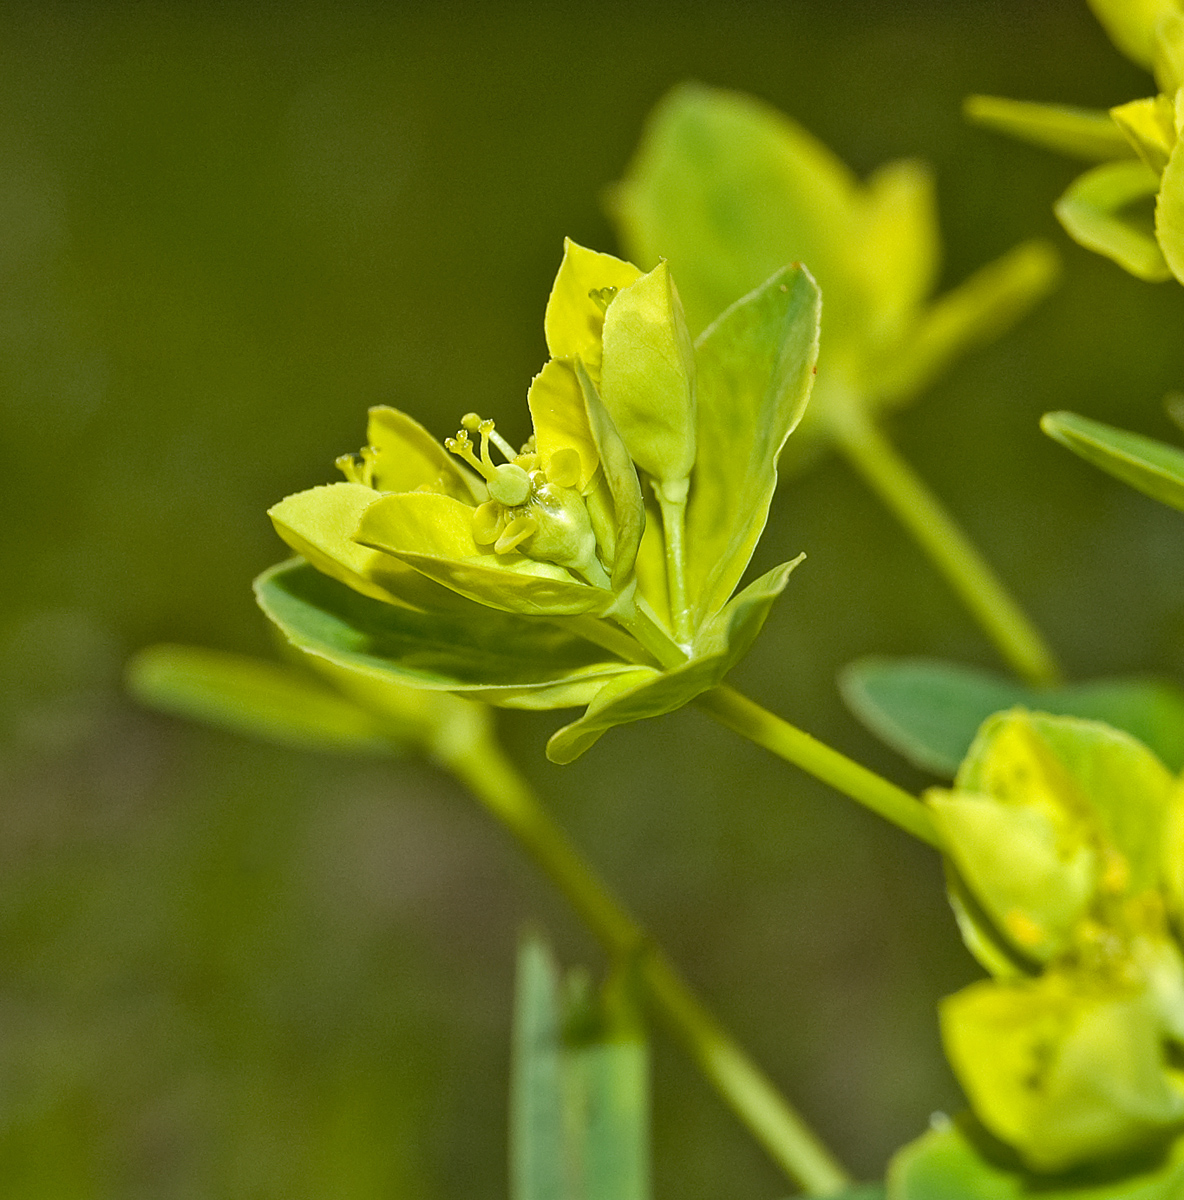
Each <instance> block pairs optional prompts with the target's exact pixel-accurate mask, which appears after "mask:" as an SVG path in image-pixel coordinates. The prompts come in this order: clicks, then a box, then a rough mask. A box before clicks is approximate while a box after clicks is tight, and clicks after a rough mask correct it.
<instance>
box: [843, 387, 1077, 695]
mask: <svg viewBox="0 0 1184 1200" xmlns="http://www.w3.org/2000/svg"><path fill="white" fill-rule="evenodd" d="M827 415H828V418H829V421H830V428H831V431H832V434H833V436H834V440H835V444H836V446H837V447H838V449H839V452H840V453H841V454H842V455H843V456H844V458H846V460H847V461H848V462H849V463H850V464H851V466H852V467H854V469H855V470H856V471H857V472H858V473H859V475H860V476H861V477H862V478H863V480H864V481H865V482H866V483H867V485H868V486H869V487H870V488H871V489H872V491H873V492H875V493H876V495H877V496H878V497H879V498H880V499H881V500H882V501H883V503H884V504H885V506H886V507H887V508H888V509H889V510H890V511H891V512H892V514H893V515H894V516H895V517H896V518H897V520H898V521H900V523H901V524H902V525H903V526H904V527H905V529H906V530H908V532H909V533H910V534H911V535H912V537H913V538H914V540H915V541H916V542H917V544H918V545H919V546H920V547H921V549H922V550H923V551H924V552H925V554H927V555H928V556H929V559H930V561H931V562H932V563H933V564H934V566H935V567H936V568H937V569H938V570H939V571H940V572H941V574H942V575H943V576H944V577H945V578H946V580H947V582H948V583H949V584H950V586H951V587H952V588H953V589H954V591H955V592H956V593H957V594H958V596H959V597H960V598H961V600H962V602H963V603H964V604H965V605H966V607H967V608H968V609H969V610H970V612H971V614H972V615H973V616H974V618H975V619H976V620H977V621H978V623H979V625H980V626H981V627H982V629H983V631H984V632H985V633H986V634H987V636H988V637H989V638H990V639H991V640H992V641H993V642H994V643H995V646H996V648H997V649H998V650H999V653H1000V654H1001V655H1002V656H1003V658H1004V659H1005V661H1006V662H1007V663H1008V664H1009V665H1010V666H1011V668H1012V669H1013V670H1014V671H1015V673H1016V674H1017V675H1019V676H1020V678H1021V679H1023V680H1025V681H1026V682H1028V683H1030V684H1033V685H1034V686H1036V687H1051V686H1054V685H1055V684H1057V683H1059V682H1060V681H1061V674H1060V670H1059V668H1058V666H1057V662H1056V659H1055V657H1054V656H1053V653H1052V650H1051V649H1050V648H1049V646H1048V644H1047V643H1046V642H1045V640H1044V637H1043V636H1042V635H1041V633H1040V631H1039V630H1038V629H1037V628H1036V626H1035V625H1034V624H1033V623H1032V621H1031V620H1030V619H1029V618H1028V616H1027V614H1026V613H1025V612H1024V611H1023V609H1022V608H1021V607H1020V605H1019V603H1018V602H1017V601H1016V599H1015V598H1014V597H1013V596H1012V595H1011V593H1010V592H1009V591H1008V590H1007V587H1006V585H1005V584H1004V583H1003V581H1002V580H1001V579H1000V578H999V576H998V575H997V574H996V573H995V569H994V568H993V567H992V566H991V564H990V563H989V562H987V560H986V559H985V558H984V557H983V555H982V554H981V553H980V551H979V550H978V547H976V546H975V545H974V543H973V542H972V541H971V540H970V538H969V537H968V536H967V534H966V532H965V531H964V530H963V529H962V528H961V526H959V524H958V523H957V521H955V520H954V518H953V516H952V515H951V514H950V512H949V511H948V510H947V509H946V507H945V506H944V505H943V504H942V502H941V501H940V500H939V499H938V497H937V496H935V495H934V494H933V492H932V491H930V489H929V487H928V485H927V484H926V483H925V481H924V480H923V479H922V478H921V477H920V476H919V475H918V474H917V473H916V471H914V470H913V468H912V467H911V466H910V465H909V463H908V462H907V461H906V460H905V459H904V457H903V456H902V455H901V454H900V452H899V451H898V450H897V449H896V447H895V446H893V444H892V443H891V442H890V441H889V440H888V438H886V437H885V436H884V434H883V433H882V432H881V430H880V429H879V428H878V426H877V425H876V422H875V418H874V417H872V416H871V415H870V413H869V411H868V405H867V404H865V403H863V402H862V401H859V400H853V401H852V402H851V403H849V404H838V403H833V402H832V408H831V411H830V412H829V413H828V414H827Z"/></svg>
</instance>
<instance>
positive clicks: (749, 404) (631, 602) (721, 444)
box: [257, 242, 819, 761]
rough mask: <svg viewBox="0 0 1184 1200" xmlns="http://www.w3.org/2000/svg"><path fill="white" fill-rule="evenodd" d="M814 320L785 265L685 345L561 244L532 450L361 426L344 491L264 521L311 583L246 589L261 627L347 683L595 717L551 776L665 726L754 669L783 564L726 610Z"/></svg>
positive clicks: (481, 437) (289, 569)
mask: <svg viewBox="0 0 1184 1200" xmlns="http://www.w3.org/2000/svg"><path fill="white" fill-rule="evenodd" d="M818 312H819V297H818V291H817V288H816V286H815V285H814V282H813V280H812V279H811V278H810V276H809V274H808V273H807V272H806V271H805V270H804V269H802V268H801V267H799V266H796V265H794V266H790V267H786V268H784V269H782V270H780V271H777V272H776V273H775V274H774V275H773V276H772V277H771V278H770V279H768V280H767V281H766V282H765V283H764V284H763V285H761V286H760V287H758V288H757V289H756V290H755V291H753V292H752V293H750V294H749V295H748V296H746V297H744V298H743V299H742V300H741V301H739V302H738V303H737V304H736V305H734V306H733V307H732V308H731V309H730V310H729V311H728V312H727V313H725V314H723V315H722V316H721V318H720V320H719V321H717V322H716V323H715V324H713V325H712V326H711V328H710V329H708V330H706V331H705V332H704V333H703V334H702V336H701V337H700V338H699V339H698V341H697V342H692V339H691V337H690V334H689V333H688V331H687V324H686V320H685V318H684V316H683V313H682V306H681V303H680V301H679V298H678V293H677V291H676V289H675V286H674V283H673V281H672V279H671V277H670V272H669V270H668V268H667V266H666V264H665V263H659V265H658V266H657V267H655V268H654V269H653V270H652V271H649V272H648V273H642V272H641V271H639V270H638V269H637V268H636V267H634V266H633V265H632V264H630V263H627V262H623V261H622V260H620V259H617V258H614V257H612V256H611V255H607V254H599V253H596V252H594V251H591V250H586V249H584V248H583V247H580V246H577V245H575V244H574V243H572V242H568V243H567V246H566V252H565V254H564V258H563V263H562V265H561V267H560V270H559V274H558V277H557V278H556V281H555V285H554V288H553V290H552V292H551V296H550V299H549V301H548V304H547V311H546V316H545V321H544V329H545V333H546V339H547V347H548V350H549V351H550V355H551V357H550V359H549V361H548V362H547V363H546V365H545V366H544V367H543V369H542V371H540V372H539V374H538V375H537V376H536V377H535V379H534V380H533V382H532V383H531V385H530V389H529V391H528V394H527V404H528V407H529V409H530V415H531V421H532V423H533V433H532V435H531V437H530V438H529V439H528V440H527V442H526V443H525V444H524V445H522V446H518V447H515V446H513V445H511V444H510V443H509V442H507V441H506V440H505V439H504V438H503V437H502V436H501V435H500V434H499V433H498V431H497V428H496V426H495V424H494V421H493V420H492V419H490V418H489V417H487V416H485V415H481V414H478V413H476V412H470V413H466V414H463V415H462V416H460V420H459V425H460V428H459V429H458V430H457V432H456V434H455V435H454V436H452V437H450V438H447V439H445V440H444V441H443V442H442V443H441V442H439V441H437V440H436V439H435V438H434V437H432V435H431V434H429V433H428V431H427V430H426V429H424V428H423V426H422V425H420V424H419V423H418V422H417V421H415V420H413V419H412V418H411V417H409V416H408V415H407V414H405V413H402V412H400V411H398V410H396V409H393V408H386V407H380V408H375V409H372V410H371V413H370V423H369V429H368V444H367V445H366V447H365V448H364V449H363V450H362V451H361V453H360V454H357V455H347V456H345V457H343V458H341V459H339V460H338V466H339V467H340V468H341V470H342V471H343V473H344V475H345V481H344V482H341V483H336V484H329V485H326V486H322V487H316V488H312V489H310V490H309V491H305V492H300V493H298V494H296V495H293V496H289V497H288V498H287V499H285V500H283V501H281V502H280V503H279V504H277V505H276V506H275V507H274V508H273V509H272V510H271V517H272V521H273V522H274V524H275V527H276V529H277V531H278V532H279V534H280V536H281V537H283V539H284V540H285V541H286V542H287V543H288V544H289V545H290V546H291V547H292V549H293V550H295V551H296V552H297V553H298V554H299V555H300V556H301V557H302V559H303V560H304V563H303V564H295V565H293V564H286V565H283V566H281V567H280V568H277V569H275V570H273V571H272V572H269V573H268V574H267V575H265V576H264V577H263V578H262V579H261V580H260V583H259V585H258V588H257V590H258V594H259V597H260V602H261V604H262V605H263V608H264V610H265V612H267V614H268V616H270V617H271V618H272V620H274V621H275V622H276V624H277V625H278V626H279V627H280V628H281V630H282V631H283V632H284V633H285V635H286V636H287V637H288V638H289V640H290V641H292V642H293V644H295V645H297V646H299V648H301V649H302V650H305V651H306V652H309V653H312V654H319V655H321V656H323V657H324V658H326V659H328V660H329V661H332V662H334V663H336V664H337V665H338V666H340V667H343V668H345V669H352V670H356V671H360V672H363V673H366V672H369V673H377V674H379V675H383V676H384V677H389V678H397V679H398V680H399V681H400V682H404V683H411V684H413V685H415V686H420V687H428V688H435V689H439V690H450V691H455V692H457V693H459V694H462V695H467V696H470V697H471V698H476V699H483V700H487V701H490V702H492V703H497V704H504V705H513V706H519V707H532V708H554V707H562V706H565V705H572V704H588V705H589V706H590V707H589V711H588V713H587V714H586V715H585V717H584V718H582V719H581V720H580V721H578V722H576V723H575V724H574V725H572V726H568V727H567V728H566V729H564V730H561V731H560V733H559V734H557V735H556V737H555V738H553V739H552V742H551V746H550V747H549V752H550V753H551V754H552V756H553V757H555V758H557V759H560V760H562V761H566V760H568V759H569V758H572V757H574V756H575V755H576V754H578V753H580V752H581V751H582V750H583V749H585V748H586V747H587V746H589V745H591V743H592V742H593V741H595V740H596V738H597V737H599V736H600V735H601V733H603V732H604V730H606V729H607V728H609V727H611V726H612V725H614V724H619V723H620V722H621V721H624V720H635V719H637V718H638V717H641V716H649V715H654V714H656V713H658V712H665V711H669V710H670V709H672V708H677V707H679V706H680V705H682V704H684V703H686V702H687V700H688V699H691V698H692V697H693V696H694V695H696V694H698V693H699V692H701V691H703V690H705V689H706V688H709V687H712V686H714V685H715V684H716V683H718V682H719V680H720V679H721V678H722V676H723V674H724V673H725V672H726V671H727V670H728V669H729V668H730V667H731V665H732V664H733V663H734V662H735V661H736V660H737V659H738V658H739V657H740V655H742V654H743V653H744V652H745V651H746V650H747V648H748V646H749V644H751V641H752V639H753V637H755V635H756V633H757V631H758V630H759V628H760V625H761V624H762V623H763V621H764V618H765V616H766V615H767V612H768V610H769V607H770V605H771V604H772V602H773V600H774V599H775V597H776V596H777V595H778V594H779V593H780V591H781V589H782V588H783V587H784V585H785V581H786V578H787V576H788V572H789V569H790V568H791V567H792V565H793V564H786V565H784V566H783V567H780V568H777V569H776V570H775V571H773V572H770V573H769V574H768V575H766V576H764V577H762V579H760V580H757V581H756V583H754V584H752V585H750V587H749V588H747V589H745V591H744V592H742V593H741V594H740V595H739V596H736V597H735V598H734V599H733V598H732V593H733V591H734V590H735V588H736V585H737V584H738V582H739V580H740V577H741V575H742V574H743V572H744V570H745V568H746V567H747V566H748V563H749V560H750V558H751V556H752V552H753V550H754V548H755V545H756V541H757V538H758V537H759V536H760V532H761V530H762V528H763V527H764V523H765V520H766V516H767V513H768V507H769V503H770V501H771V499H772V495H773V491H774V489H775V486H776V459H777V455H778V453H779V452H780V450H781V447H782V445H783V444H784V441H785V439H786V437H787V436H788V435H789V433H790V431H791V430H792V429H793V428H794V426H795V425H796V424H797V422H798V420H799V419H800V417H801V414H802V411H803V408H804V406H805V402H806V399H807V396H808V394H809V390H810V386H811V383H812V381H813V371H814V363H815V360H816V356H817V341H818ZM310 570H311V571H312V572H314V573H316V574H318V575H319V577H320V580H319V582H318V581H317V580H314V579H313V578H311V576H310V574H309V572H310ZM330 581H334V582H332V583H331V582H330ZM339 585H345V586H344V588H343V587H341V586H339Z"/></svg>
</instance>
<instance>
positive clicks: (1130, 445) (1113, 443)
mask: <svg viewBox="0 0 1184 1200" xmlns="http://www.w3.org/2000/svg"><path fill="white" fill-rule="evenodd" d="M1040 428H1041V429H1043V430H1044V432H1045V433H1047V434H1048V436H1049V437H1051V438H1053V439H1055V440H1056V441H1058V442H1060V443H1061V445H1062V446H1067V447H1068V448H1069V449H1070V450H1072V451H1073V453H1074V454H1076V455H1078V456H1080V457H1081V458H1084V459H1085V461H1086V462H1088V463H1092V464H1093V465H1094V466H1095V467H1101V469H1102V470H1103V471H1106V472H1108V473H1109V474H1111V475H1113V476H1114V477H1115V478H1116V479H1121V480H1122V482H1123V483H1128V484H1130V486H1131V487H1133V488H1137V489H1138V490H1139V491H1140V492H1144V493H1146V495H1148V496H1150V497H1151V498H1152V499H1153V500H1158V501H1160V502H1161V503H1163V504H1168V505H1171V507H1172V508H1178V509H1181V510H1184V450H1181V449H1180V448H1179V447H1177V446H1171V445H1168V443H1166V442H1160V441H1156V440H1155V439H1154V438H1149V437H1144V436H1143V435H1142V434H1139V433H1131V432H1129V431H1128V430H1125V429H1118V428H1116V427H1115V426H1113V425H1105V424H1103V423H1102V422H1101V421H1094V420H1091V419H1090V418H1089V417H1082V416H1078V415H1077V413H1071V412H1054V413H1045V415H1044V416H1043V417H1042V418H1041V421H1040Z"/></svg>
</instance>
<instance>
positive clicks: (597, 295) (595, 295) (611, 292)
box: [588, 286, 620, 312]
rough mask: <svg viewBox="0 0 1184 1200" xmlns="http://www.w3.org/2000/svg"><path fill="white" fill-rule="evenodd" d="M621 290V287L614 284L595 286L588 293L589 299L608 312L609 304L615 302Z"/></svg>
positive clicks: (601, 309)
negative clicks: (613, 285)
mask: <svg viewBox="0 0 1184 1200" xmlns="http://www.w3.org/2000/svg"><path fill="white" fill-rule="evenodd" d="M619 290H620V289H619V288H615V287H612V286H609V287H602V288H593V289H592V290H591V291H590V292H589V293H588V299H589V300H591V301H592V303H593V304H595V305H596V307H597V308H598V309H600V311H601V312H608V306H609V305H610V304H611V303H612V302H613V299H614V297H615V296H616V294H617V292H618V291H619Z"/></svg>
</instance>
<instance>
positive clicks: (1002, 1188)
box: [887, 1118, 1184, 1200]
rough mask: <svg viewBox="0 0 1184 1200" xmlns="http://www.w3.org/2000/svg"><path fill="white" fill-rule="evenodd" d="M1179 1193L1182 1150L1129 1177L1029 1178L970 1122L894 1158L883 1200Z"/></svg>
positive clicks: (1183, 1189)
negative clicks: (886, 1195)
mask: <svg viewBox="0 0 1184 1200" xmlns="http://www.w3.org/2000/svg"><path fill="white" fill-rule="evenodd" d="M1182 1193H1184V1143H1182V1142H1177V1143H1176V1145H1175V1146H1174V1147H1173V1149H1172V1152H1171V1153H1169V1154H1168V1156H1167V1157H1166V1158H1164V1159H1160V1160H1157V1159H1156V1158H1155V1157H1154V1156H1152V1157H1151V1159H1150V1161H1147V1162H1144V1163H1141V1164H1139V1163H1135V1164H1130V1165H1129V1166H1128V1168H1127V1170H1126V1171H1122V1170H1121V1169H1119V1170H1115V1169H1114V1168H1112V1167H1101V1168H1098V1169H1096V1170H1094V1171H1092V1172H1091V1171H1078V1172H1074V1173H1073V1174H1072V1175H1070V1176H1061V1177H1059V1178H1058V1177H1056V1176H1051V1177H1050V1176H1048V1175H1039V1176H1037V1175H1032V1174H1029V1173H1028V1172H1026V1171H1024V1170H1023V1169H1022V1168H1021V1167H1020V1166H1019V1164H1018V1163H1017V1162H1016V1160H1015V1158H1014V1156H1013V1155H1010V1154H1008V1153H1007V1151H1006V1150H1005V1149H1004V1148H1003V1147H1000V1146H999V1145H998V1143H996V1142H994V1141H993V1139H991V1138H990V1136H989V1135H987V1134H986V1133H984V1132H983V1131H982V1130H981V1129H979V1128H978V1126H977V1125H976V1124H975V1123H974V1122H973V1120H971V1119H969V1118H961V1119H959V1121H958V1122H957V1123H956V1124H955V1123H951V1124H949V1125H947V1126H946V1127H945V1128H942V1129H937V1130H932V1131H930V1132H929V1133H925V1134H923V1135H922V1136H921V1137H919V1138H918V1139H917V1140H916V1141H915V1142H910V1143H909V1144H908V1145H907V1146H905V1147H904V1148H903V1149H901V1150H899V1151H897V1153H896V1155H895V1156H894V1157H893V1159H892V1162H891V1164H890V1166H889V1168H888V1198H887V1200H1035V1198H1036V1197H1039V1200H1176V1197H1178V1196H1180V1195H1181V1194H1182Z"/></svg>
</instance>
